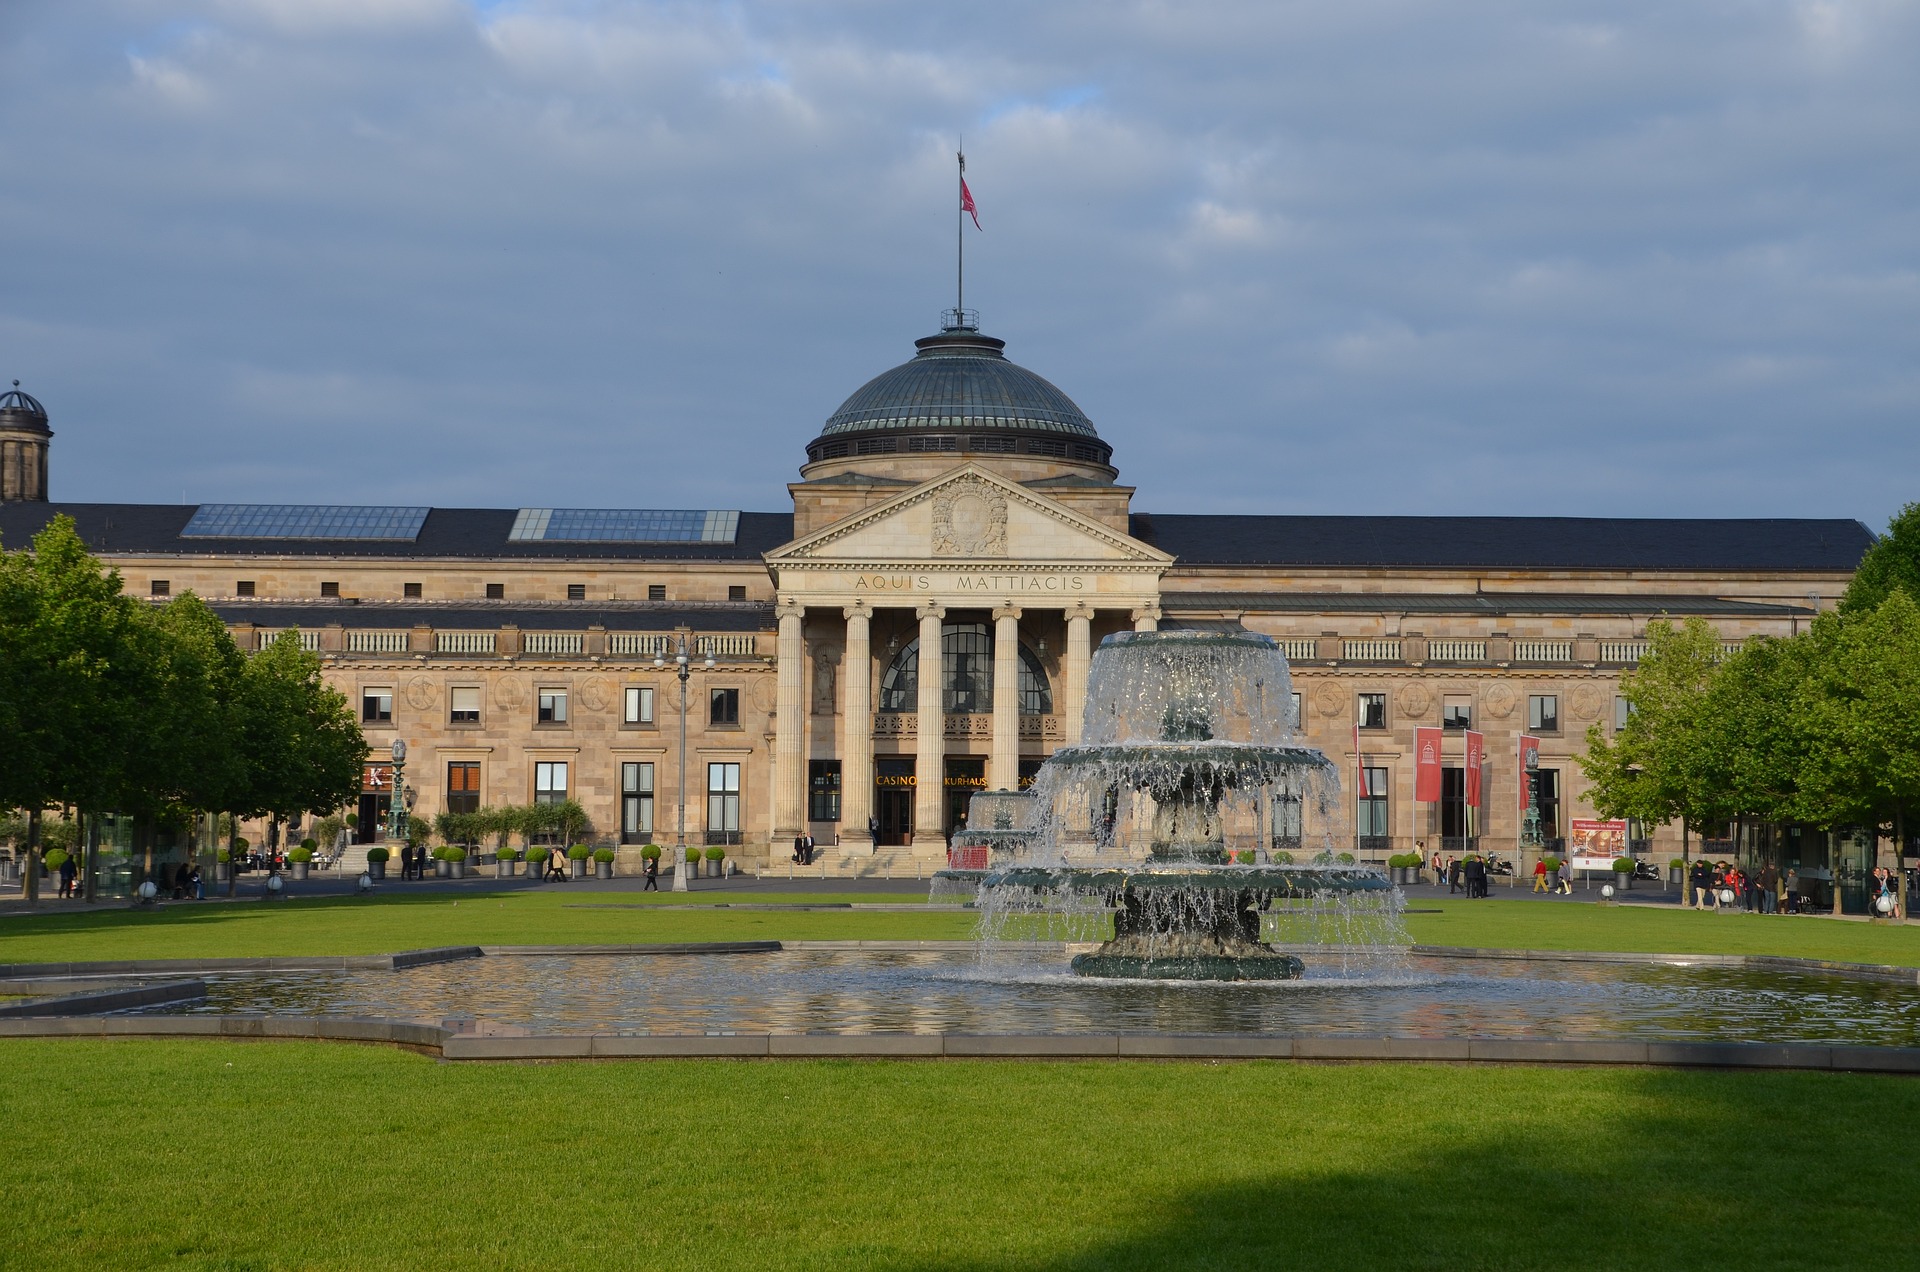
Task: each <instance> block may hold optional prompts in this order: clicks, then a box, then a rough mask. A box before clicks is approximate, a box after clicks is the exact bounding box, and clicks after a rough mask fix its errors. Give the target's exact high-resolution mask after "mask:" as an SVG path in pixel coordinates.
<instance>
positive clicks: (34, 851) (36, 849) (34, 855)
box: [20, 808, 40, 905]
mask: <svg viewBox="0 0 1920 1272" xmlns="http://www.w3.org/2000/svg"><path fill="white" fill-rule="evenodd" d="M20 894H21V895H22V896H24V897H25V898H26V899H27V904H29V905H36V904H38V903H39V901H40V810H39V809H37V808H34V809H29V810H28V812H27V873H26V882H24V883H23V884H21V885H20Z"/></svg>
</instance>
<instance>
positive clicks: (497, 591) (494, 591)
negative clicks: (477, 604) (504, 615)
mask: <svg viewBox="0 0 1920 1272" xmlns="http://www.w3.org/2000/svg"><path fill="white" fill-rule="evenodd" d="M487 599H488V600H490V601H504V600H506V599H507V585H506V584H505V583H489V584H487Z"/></svg>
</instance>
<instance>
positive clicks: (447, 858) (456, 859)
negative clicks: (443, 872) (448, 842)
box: [440, 844, 467, 879]
mask: <svg viewBox="0 0 1920 1272" xmlns="http://www.w3.org/2000/svg"><path fill="white" fill-rule="evenodd" d="M440 864H441V865H443V866H445V867H446V868H447V872H448V873H449V874H451V875H452V876H453V877H454V878H456V879H464V878H466V877H467V850H466V849H465V848H462V847H460V846H459V845H458V844H455V845H453V846H452V847H449V848H442V849H441V850H440Z"/></svg>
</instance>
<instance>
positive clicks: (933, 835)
mask: <svg viewBox="0 0 1920 1272" xmlns="http://www.w3.org/2000/svg"><path fill="white" fill-rule="evenodd" d="M946 616H947V611H946V610H944V609H942V608H941V607H940V606H938V605H928V606H926V607H924V608H923V609H921V611H920V671H919V676H920V700H919V714H918V716H917V718H916V719H915V720H914V728H915V730H916V731H917V732H916V734H915V746H914V759H913V775H914V776H913V780H914V797H913V846H914V847H915V848H922V847H926V846H934V847H944V846H945V844H946V841H947V839H946V834H945V831H944V829H943V827H942V826H941V825H940V822H941V819H942V817H943V816H944V815H945V809H944V808H943V807H942V804H943V803H944V800H943V798H942V797H943V796H944V795H945V793H946V781H947V767H946V760H947V715H946V710H945V706H944V702H943V698H942V694H941V690H942V688H943V685H942V682H943V681H944V680H945V678H946V677H945V674H944V673H945V670H946V666H945V659H944V658H942V657H941V650H940V620H941V619H943V618H945V617H946Z"/></svg>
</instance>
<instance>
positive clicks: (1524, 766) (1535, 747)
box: [1519, 733, 1540, 813]
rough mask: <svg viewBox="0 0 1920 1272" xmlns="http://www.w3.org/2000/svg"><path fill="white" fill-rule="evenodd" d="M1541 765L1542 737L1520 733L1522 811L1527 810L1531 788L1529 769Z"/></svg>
mask: <svg viewBox="0 0 1920 1272" xmlns="http://www.w3.org/2000/svg"><path fill="white" fill-rule="evenodd" d="M1539 767H1540V739H1539V738H1536V737H1534V736H1533V735H1531V734H1527V733H1523V734H1521V735H1520V781H1519V788H1520V811H1521V812H1523V813H1524V812H1526V811H1527V794H1528V792H1529V789H1530V787H1529V784H1528V782H1527V773H1528V771H1529V770H1531V769H1537V768H1539Z"/></svg>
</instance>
